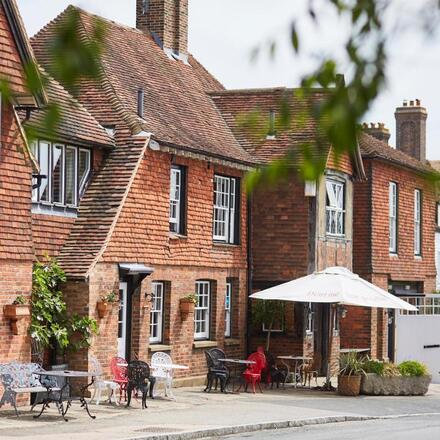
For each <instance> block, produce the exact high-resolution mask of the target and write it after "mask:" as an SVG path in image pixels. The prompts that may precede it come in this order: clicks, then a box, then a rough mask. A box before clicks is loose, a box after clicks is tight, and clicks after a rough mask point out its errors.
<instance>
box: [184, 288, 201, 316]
mask: <svg viewBox="0 0 440 440" xmlns="http://www.w3.org/2000/svg"><path fill="white" fill-rule="evenodd" d="M196 304H197V297H196V295H195V294H194V293H189V294H188V295H186V296H184V297H183V298H180V313H181V314H182V315H184V316H186V315H188V314H189V313H191V312H194V307H195V306H196Z"/></svg>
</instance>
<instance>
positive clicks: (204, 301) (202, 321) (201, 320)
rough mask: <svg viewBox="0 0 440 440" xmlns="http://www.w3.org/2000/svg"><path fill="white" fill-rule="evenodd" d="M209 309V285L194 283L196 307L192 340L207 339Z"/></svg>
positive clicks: (205, 282) (204, 282)
mask: <svg viewBox="0 0 440 440" xmlns="http://www.w3.org/2000/svg"><path fill="white" fill-rule="evenodd" d="M210 307H211V283H210V282H209V281H197V282H196V305H195V309H194V339H209V327H210V314H211V313H210Z"/></svg>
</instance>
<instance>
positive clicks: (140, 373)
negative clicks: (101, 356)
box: [127, 361, 150, 409]
mask: <svg viewBox="0 0 440 440" xmlns="http://www.w3.org/2000/svg"><path fill="white" fill-rule="evenodd" d="M127 376H128V384H127V394H128V401H127V407H128V406H130V402H131V395H132V393H133V391H135V390H137V391H138V392H141V393H142V409H145V408H147V397H148V390H149V389H150V366H149V365H148V364H147V363H146V362H143V361H132V362H130V363H129V364H128V370H127Z"/></svg>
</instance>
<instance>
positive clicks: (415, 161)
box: [341, 101, 437, 358]
mask: <svg viewBox="0 0 440 440" xmlns="http://www.w3.org/2000/svg"><path fill="white" fill-rule="evenodd" d="M395 116H396V132H397V136H396V139H397V144H396V148H393V147H391V146H389V145H388V140H389V137H390V135H389V131H388V130H387V129H386V128H385V127H384V126H383V124H379V125H376V124H372V125H371V126H369V127H368V126H365V127H364V131H365V132H366V133H365V134H363V135H362V136H361V137H360V147H361V152H362V158H363V161H364V166H365V172H366V175H367V180H366V181H364V182H357V183H355V186H354V192H355V198H354V233H353V249H354V256H353V267H354V271H355V272H356V273H358V274H359V275H360V276H362V277H363V278H365V279H367V280H369V281H371V282H373V283H374V284H376V285H378V286H380V287H382V288H383V289H386V290H389V291H391V292H392V293H394V294H396V295H403V296H405V295H411V294H423V293H432V292H433V291H434V290H435V281H436V268H435V256H434V242H435V230H436V201H437V198H436V189H435V186H434V183H433V179H432V177H433V175H434V174H435V171H434V169H433V168H432V167H431V166H430V164H429V162H428V161H427V160H426V156H425V150H426V148H425V147H426V118H427V112H426V109H425V108H423V107H422V106H421V105H420V102H419V101H415V102H414V101H410V102H409V103H407V102H405V103H404V105H403V106H402V107H399V108H397V110H396V113H395ZM393 334H394V327H393V319H392V315H388V314H387V312H386V311H381V310H379V311H378V310H375V309H369V310H368V309H361V308H352V310H350V313H349V314H348V316H347V319H346V320H344V322H343V325H342V326H341V336H342V339H341V343H342V345H343V346H345V347H368V348H371V354H372V355H373V356H375V357H378V358H386V357H391V358H393V354H394V353H393V350H394V348H393Z"/></svg>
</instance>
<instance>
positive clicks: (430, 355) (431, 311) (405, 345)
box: [395, 295, 440, 383]
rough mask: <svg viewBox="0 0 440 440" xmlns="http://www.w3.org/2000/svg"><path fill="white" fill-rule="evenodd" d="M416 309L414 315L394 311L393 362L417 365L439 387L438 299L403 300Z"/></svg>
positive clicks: (439, 314) (439, 337)
mask: <svg viewBox="0 0 440 440" xmlns="http://www.w3.org/2000/svg"><path fill="white" fill-rule="evenodd" d="M404 299H406V300H407V301H408V302H410V303H411V304H413V305H415V306H416V307H418V309H419V311H418V312H407V311H405V310H399V311H396V327H395V337H396V342H395V350H396V352H395V360H396V363H400V362H403V361H407V360H416V361H420V362H422V363H424V364H426V366H427V367H428V369H429V372H430V373H431V374H432V382H433V383H440V373H439V370H440V295H426V296H422V297H409V298H404Z"/></svg>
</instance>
